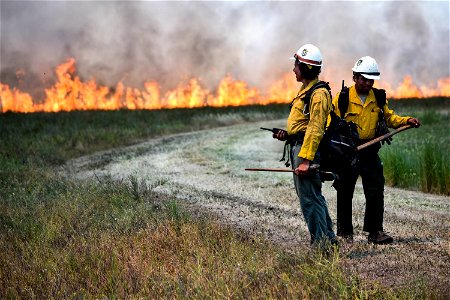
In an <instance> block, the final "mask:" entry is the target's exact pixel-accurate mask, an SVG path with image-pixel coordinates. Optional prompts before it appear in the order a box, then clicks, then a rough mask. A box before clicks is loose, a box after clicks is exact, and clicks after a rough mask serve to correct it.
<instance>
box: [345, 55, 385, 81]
mask: <svg viewBox="0 0 450 300" xmlns="http://www.w3.org/2000/svg"><path fill="white" fill-rule="evenodd" d="M352 70H353V72H356V73H359V74H361V75H362V76H364V77H365V78H367V79H380V71H379V70H378V65H377V62H376V61H375V59H373V58H372V57H370V56H364V57H361V58H360V59H358V61H357V62H356V63H355V65H354V66H353V68H352Z"/></svg>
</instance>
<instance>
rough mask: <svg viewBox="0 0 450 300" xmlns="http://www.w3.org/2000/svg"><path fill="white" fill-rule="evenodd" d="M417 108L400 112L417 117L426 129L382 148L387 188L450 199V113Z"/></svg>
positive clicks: (408, 133) (399, 137)
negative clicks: (420, 192) (394, 187)
mask: <svg viewBox="0 0 450 300" xmlns="http://www.w3.org/2000/svg"><path fill="white" fill-rule="evenodd" d="M397 105H398V104H397ZM416 105H417V104H416ZM416 108H417V107H415V106H412V107H398V108H396V112H397V111H400V113H401V114H402V115H412V116H414V117H417V118H418V119H419V120H420V121H421V122H422V126H421V127H419V128H417V129H415V128H414V129H410V130H408V131H405V132H402V133H400V134H398V135H395V136H394V138H393V142H392V144H391V145H390V146H387V145H385V146H383V147H382V149H381V151H380V156H381V159H382V161H383V163H384V173H385V177H386V181H387V184H388V185H391V186H397V187H402V188H408V189H412V190H420V191H423V192H427V193H437V194H444V195H450V150H449V145H450V135H449V134H448V133H449V132H450V116H449V113H450V110H449V109H448V107H447V109H446V110H444V109H441V110H438V108H439V107H438V108H435V107H428V108H424V107H421V108H420V109H416Z"/></svg>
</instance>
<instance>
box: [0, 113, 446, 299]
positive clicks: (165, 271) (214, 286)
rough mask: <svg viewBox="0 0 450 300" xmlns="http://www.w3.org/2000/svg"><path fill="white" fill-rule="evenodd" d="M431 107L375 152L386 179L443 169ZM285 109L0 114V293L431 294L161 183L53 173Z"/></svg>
mask: <svg viewBox="0 0 450 300" xmlns="http://www.w3.org/2000/svg"><path fill="white" fill-rule="evenodd" d="M396 109H397V108H396ZM398 109H403V110H405V111H406V112H408V109H411V108H408V106H407V105H405V106H401V107H399V108H398ZM414 111H416V110H414ZM437 111H438V110H437V109H436V110H435V112H423V115H421V116H419V118H422V119H423V120H427V121H424V126H423V127H421V128H420V129H418V130H409V131H408V132H407V133H404V134H403V133H402V134H399V135H397V136H395V137H394V138H395V139H394V144H393V145H391V146H389V147H384V148H383V153H382V155H384V156H386V155H387V156H386V157H384V158H383V159H384V160H385V169H386V171H388V168H387V166H388V165H391V164H392V165H394V164H396V163H397V162H398V163H399V164H402V168H403V169H402V170H403V171H402V172H399V173H398V174H395V175H393V176H392V178H395V180H396V181H395V183H393V184H395V185H400V186H401V185H402V184H407V183H403V181H405V182H406V181H411V182H416V181H415V180H416V179H414V178H415V177H418V178H427V179H426V181H425V182H422V181H421V180H419V182H420V187H421V186H422V184H423V185H424V186H429V185H430V183H429V182H434V181H435V179H436V178H441V177H442V176H441V175H442V174H445V173H447V174H448V156H447V158H446V156H445V154H446V152H445V151H448V150H446V147H444V146H445V144H444V143H443V142H442V141H443V140H444V141H445V138H447V141H448V134H447V133H448V117H447V119H445V118H446V117H444V116H443V115H442V114H441V113H438V112H437ZM287 114H288V109H287V108H286V106H281V105H274V106H266V107H241V108H223V109H210V108H204V109H194V110H164V111H117V112H72V113H61V114H31V115H25V114H10V113H7V114H3V115H0V137H1V145H0V253H1V255H0V298H1V299H9V298H45V299H47V298H163V299H168V298H170V299H173V298H194V299H203V298H214V299H216V298H238V299H244V298H245V299H247V298H250V299H251V298H258V299H259V298H276V299H279V298H282V299H286V298H288V299H292V298H293V299H298V298H302V299H305V298H306V299H317V298H320V299H323V298H325V299H350V298H354V299H423V298H431V299H433V298H434V299H439V298H440V291H439V289H428V288H427V286H426V285H425V284H418V283H415V282H414V283H405V286H404V287H399V288H398V289H391V288H390V289H386V288H383V287H381V286H379V285H378V284H377V283H376V282H371V281H361V280H359V279H358V278H357V277H353V276H350V275H348V274H347V273H346V272H345V270H343V269H342V266H341V264H340V258H339V255H335V256H332V257H329V258H326V257H323V256H321V255H320V253H315V252H302V251H299V250H297V251H288V250H285V249H282V248H280V247H278V246H276V245H272V244H270V243H269V242H267V241H266V240H264V239H263V238H262V237H260V236H255V235H254V234H251V233H246V232H240V231H236V230H235V229H233V228H229V227H226V226H224V225H221V224H220V223H219V222H218V221H216V220H215V219H214V218H211V217H208V216H198V215H195V216H192V215H190V214H189V213H188V212H187V211H186V210H185V209H184V208H183V207H182V205H181V204H180V203H178V202H177V201H175V200H174V199H171V198H167V197H166V196H164V195H161V194H158V193H156V192H155V191H154V189H155V188H156V187H157V186H159V185H165V184H167V182H165V181H164V180H161V181H158V182H157V184H155V185H154V186H149V185H147V184H146V183H145V182H140V181H139V180H138V179H136V178H135V177H130V178H129V179H128V180H125V181H119V182H118V181H114V180H112V179H111V178H106V179H101V180H98V181H96V182H83V181H76V180H69V179H65V178H62V177H60V176H57V175H55V172H54V171H53V168H54V167H55V166H58V165H60V164H62V163H64V162H65V161H66V160H67V159H70V158H74V157H77V156H80V155H83V154H88V153H92V152H93V151H98V150H102V149H108V148H112V147H117V146H122V145H129V144H133V143H136V142H138V141H140V140H142V139H145V138H149V137H156V136H162V135H166V134H172V133H177V132H182V131H190V130H198V129H207V128H213V127H216V126H223V125H230V124H237V123H241V122H247V121H257V120H267V119H279V118H285V117H286V116H287ZM435 123H436V124H438V125H439V126H434V124H435ZM446 126H447V127H446ZM424 136H426V139H431V140H432V141H433V142H434V143H435V144H433V143H430V142H426V139H425V138H424ZM436 144H437V145H441V146H442V147H441V148H439V147H438V146H436ZM425 145H428V146H427V147H428V148H425ZM447 145H448V143H447ZM438 148H439V149H441V150H440V151H441V152H439V151H437V150H436V149H438ZM399 149H401V151H400V150H399ZM390 151H392V152H393V154H390ZM395 151H398V153H395ZM442 152H443V153H444V154H443V155H442ZM405 153H408V155H410V158H407V156H406V154H405ZM421 153H422V154H421ZM389 155H390V156H391V157H392V158H389ZM447 155H448V152H447ZM399 157H402V160H401V159H399ZM389 159H391V161H389ZM414 159H415V163H413V162H412V161H414ZM411 163H413V164H411ZM421 163H422V165H421ZM415 164H417V165H415ZM430 165H432V166H433V168H429V166H430ZM422 166H426V168H424V170H422ZM442 166H446V167H447V169H445V168H443V169H442ZM405 170H408V172H406V171H405ZM431 170H433V171H431ZM418 172H419V173H418ZM420 172H424V173H426V172H429V173H426V175H423V176H425V177H422V174H421V173H420ZM439 172H440V173H439ZM403 173H404V174H409V175H407V176H406V178H407V179H404V178H403V177H402V174H403ZM414 173H415V174H414ZM418 174H419V175H418ZM389 176H390V175H389ZM389 176H387V178H391V177H389ZM427 176H429V177H430V178H431V179H428V177H427ZM408 178H409V179H408ZM411 178H413V179H411ZM430 186H431V187H430V189H431V191H432V192H434V191H435V190H436V189H437V188H436V187H435V186H434V185H433V183H432V184H431V185H430ZM446 186H447V187H448V181H447V183H446ZM442 288H443V289H445V287H442Z"/></svg>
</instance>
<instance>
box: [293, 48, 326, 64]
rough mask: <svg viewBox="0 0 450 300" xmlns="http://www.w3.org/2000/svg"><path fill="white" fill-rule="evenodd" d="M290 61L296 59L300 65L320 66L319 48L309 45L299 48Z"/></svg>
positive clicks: (320, 55)
mask: <svg viewBox="0 0 450 300" xmlns="http://www.w3.org/2000/svg"><path fill="white" fill-rule="evenodd" d="M290 59H298V60H299V61H301V62H302V63H305V64H307V65H311V66H319V67H320V66H322V54H321V53H320V50H319V48H317V47H316V46H314V45H311V44H306V45H303V46H301V47H300V49H298V51H297V53H295V54H294V56H293V57H291V58H290Z"/></svg>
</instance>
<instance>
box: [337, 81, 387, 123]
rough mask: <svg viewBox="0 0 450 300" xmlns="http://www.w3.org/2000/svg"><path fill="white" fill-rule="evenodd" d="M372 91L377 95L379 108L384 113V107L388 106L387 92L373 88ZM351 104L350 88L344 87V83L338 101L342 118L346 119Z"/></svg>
mask: <svg viewBox="0 0 450 300" xmlns="http://www.w3.org/2000/svg"><path fill="white" fill-rule="evenodd" d="M372 90H373V93H374V95H375V99H376V101H377V105H378V107H379V108H380V109H381V111H383V107H384V106H385V105H386V91H385V90H383V89H377V88H372ZM349 102H350V96H349V92H348V87H346V86H344V82H342V89H341V92H340V93H339V99H338V108H339V111H340V113H341V118H344V115H345V113H346V112H347V109H348V104H349Z"/></svg>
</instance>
